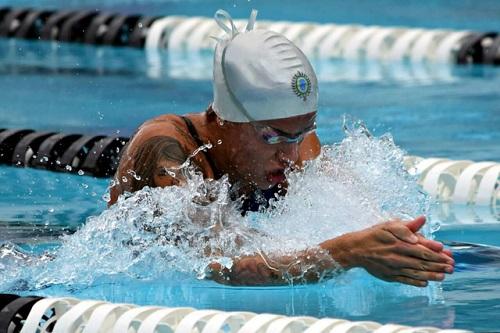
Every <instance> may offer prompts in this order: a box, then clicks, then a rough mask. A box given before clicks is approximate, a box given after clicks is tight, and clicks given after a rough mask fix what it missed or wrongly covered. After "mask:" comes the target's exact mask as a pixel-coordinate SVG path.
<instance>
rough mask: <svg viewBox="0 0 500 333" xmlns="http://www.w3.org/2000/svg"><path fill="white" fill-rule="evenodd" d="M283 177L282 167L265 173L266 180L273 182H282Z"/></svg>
mask: <svg viewBox="0 0 500 333" xmlns="http://www.w3.org/2000/svg"><path fill="white" fill-rule="evenodd" d="M285 179H286V177H285V170H284V169H277V170H274V171H271V172H269V173H268V174H267V181H268V182H270V183H273V184H278V183H281V182H284V181H285Z"/></svg>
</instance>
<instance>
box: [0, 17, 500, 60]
mask: <svg viewBox="0 0 500 333" xmlns="http://www.w3.org/2000/svg"><path fill="white" fill-rule="evenodd" d="M234 22H235V25H236V26H237V27H238V28H239V29H240V30H243V29H244V26H245V25H246V20H235V21H234ZM257 27H258V28H263V29H269V30H273V31H276V32H279V33H282V34H283V35H285V37H287V38H288V39H290V40H292V41H293V42H294V43H295V44H297V46H298V47H299V48H301V49H302V50H303V51H304V53H306V54H307V55H308V56H311V57H319V58H339V59H344V58H345V59H376V60H383V61H409V62H422V61H425V62H431V63H455V64H460V65H464V64H490V65H500V34H499V33H498V32H496V31H490V32H479V31H465V30H464V31H456V30H443V29H420V28H405V27H382V26H362V25H338V24H318V23H311V22H300V23H299V22H287V21H282V22H272V21H257ZM211 36H215V37H221V36H222V33H221V31H220V29H219V28H218V26H217V24H216V23H215V21H214V20H213V19H212V18H207V17H186V16H166V17H159V16H147V15H140V14H137V15H123V14H120V13H114V12H101V11H98V10H88V9H87V10H41V9H31V8H10V7H2V8H0V37H4V38H22V39H34V40H47V41H60V42H68V43H86V44H92V45H109V46H128V47H135V48H147V49H169V50H175V51H190V52H193V51H202V50H208V51H211V50H212V49H213V47H214V43H215V42H214V41H213V40H212V39H211V38H210V37H211Z"/></svg>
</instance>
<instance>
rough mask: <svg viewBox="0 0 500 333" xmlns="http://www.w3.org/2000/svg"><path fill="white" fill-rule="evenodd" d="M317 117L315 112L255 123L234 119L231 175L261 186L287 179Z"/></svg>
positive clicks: (268, 185) (245, 182)
mask: <svg viewBox="0 0 500 333" xmlns="http://www.w3.org/2000/svg"><path fill="white" fill-rule="evenodd" d="M315 121H316V113H315V112H312V113H309V114H306V115H302V116H296V117H292V118H286V119H278V120H267V121H259V122H254V123H251V124H249V123H245V124H234V123H233V125H232V126H233V129H232V130H231V140H232V142H234V144H232V145H231V146H232V147H231V149H230V153H229V158H230V164H231V173H230V175H232V176H233V178H234V180H238V181H242V182H243V183H244V184H245V185H253V186H256V187H258V188H260V189H267V188H270V187H272V186H274V185H276V184H279V183H284V182H285V174H284V172H285V170H286V169H287V168H288V167H292V168H293V167H294V166H297V165H298V163H299V159H300V154H299V148H300V145H301V143H302V142H303V140H304V138H305V140H307V137H308V136H309V135H310V134H311V133H312V132H313V131H314V129H315ZM236 142H238V144H235V143H236Z"/></svg>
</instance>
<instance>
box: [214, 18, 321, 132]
mask: <svg viewBox="0 0 500 333" xmlns="http://www.w3.org/2000/svg"><path fill="white" fill-rule="evenodd" d="M256 16H257V11H256V10H253V11H252V14H251V15H250V20H249V22H248V25H247V27H246V29H245V31H244V32H238V30H237V29H236V27H235V25H234V23H233V21H232V19H231V17H230V16H229V14H228V13H227V12H225V11H224V10H218V11H217V12H216V13H215V20H216V22H217V24H218V25H219V26H220V27H221V28H222V29H223V30H224V31H225V32H226V33H227V34H228V35H229V38H223V39H217V40H218V42H217V46H216V47H215V56H214V81H213V87H214V102H213V104H212V108H213V109H214V111H215V113H217V115H218V116H219V117H220V118H221V119H223V120H227V121H231V122H238V123H247V122H251V121H258V120H271V119H280V118H289V117H294V116H299V115H303V114H307V113H310V112H315V111H317V106H318V80H317V78H316V74H315V73H314V70H313V68H312V66H311V64H310V63H309V61H308V60H307V58H306V56H305V55H304V53H302V51H300V50H299V48H297V46H295V45H294V44H293V43H292V42H291V41H289V40H288V39H286V38H285V37H284V36H283V35H281V34H279V33H276V32H272V31H268V30H259V29H256V30H254V29H253V26H254V23H255V18H256ZM224 19H225V20H228V21H229V23H230V24H231V27H229V26H227V25H226V24H225V23H224V22H223V20H224Z"/></svg>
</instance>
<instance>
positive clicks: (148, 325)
mask: <svg viewBox="0 0 500 333" xmlns="http://www.w3.org/2000/svg"><path fill="white" fill-rule="evenodd" d="M10 332H20V333H49V332H51V333H77V332H80V333H104V332H110V333H123V332H136V333H156V332H172V333H174V332H175V333H194V332H198V333H199V332H202V333H219V332H227V333H237V332H238V333H267V332H269V333H284V332H287V333H327V332H328V333H349V332H356V333H371V332H373V333H403V332H404V333H468V332H470V331H466V330H459V329H444V330H441V329H439V328H434V327H410V326H403V325H396V324H385V325H383V324H379V323H377V322H373V321H348V320H344V319H334V318H322V319H318V318H315V317H305V316H302V317H287V316H284V315H277V314H267V313H263V314H257V313H253V312H243V311H239V312H225V311H219V310H196V309H193V308H189V307H183V308H167V307H159V306H136V305H133V304H113V303H109V302H105V301H96V300H78V299H76V298H70V297H60V298H45V297H39V296H24V297H23V296H18V295H13V294H0V333H10Z"/></svg>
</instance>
